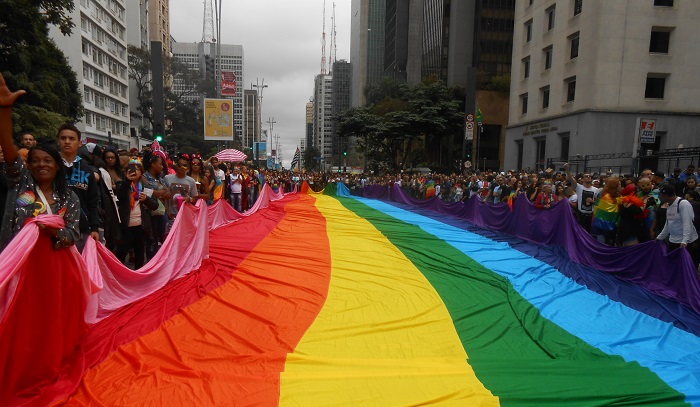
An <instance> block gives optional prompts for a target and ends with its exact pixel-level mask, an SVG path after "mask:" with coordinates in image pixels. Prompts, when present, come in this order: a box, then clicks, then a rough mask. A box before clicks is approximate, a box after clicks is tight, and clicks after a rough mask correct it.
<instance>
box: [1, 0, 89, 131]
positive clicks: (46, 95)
mask: <svg viewBox="0 0 700 407" xmlns="http://www.w3.org/2000/svg"><path fill="white" fill-rule="evenodd" d="M73 8H74V4H73V1H70V0H52V1H49V0H38V1H26V0H5V1H4V2H3V7H2V13H0V69H2V71H3V72H2V74H3V76H4V77H5V81H6V82H7V85H8V87H9V88H10V89H13V90H14V89H24V90H26V91H27V94H26V95H24V96H22V97H21V98H20V99H19V100H18V101H17V105H16V107H15V113H16V114H15V117H16V120H15V129H16V130H23V131H31V132H33V133H37V134H38V135H42V136H43V135H51V136H53V135H54V133H55V129H56V127H57V125H56V124H57V123H62V122H66V121H77V120H78V119H80V118H81V117H82V116H83V107H82V101H81V96H80V89H79V86H78V80H77V78H76V75H75V72H73V70H72V69H71V68H70V66H69V65H68V61H67V59H66V57H65V55H63V52H61V50H59V49H58V47H57V46H56V44H55V43H54V42H53V41H52V40H51V39H49V37H48V32H49V30H48V26H47V24H56V25H57V26H58V27H59V28H60V29H61V31H62V32H63V33H66V34H67V33H70V31H71V28H72V27H73V25H74V24H73V22H72V21H71V19H70V17H69V16H70V12H71V11H72V10H73Z"/></svg>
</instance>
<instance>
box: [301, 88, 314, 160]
mask: <svg viewBox="0 0 700 407" xmlns="http://www.w3.org/2000/svg"><path fill="white" fill-rule="evenodd" d="M305 140H306V141H305V142H304V143H303V146H304V148H303V151H306V146H310V147H313V145H314V98H313V97H312V98H311V100H310V101H309V102H308V103H307V104H306V137H305Z"/></svg>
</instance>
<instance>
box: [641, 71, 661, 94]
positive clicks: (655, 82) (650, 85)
mask: <svg viewBox="0 0 700 407" xmlns="http://www.w3.org/2000/svg"><path fill="white" fill-rule="evenodd" d="M665 87H666V76H665V75H658V74H657V75H653V74H649V75H648V76H647V85H646V89H645V90H644V97H645V98H647V99H663V98H664V88H665Z"/></svg>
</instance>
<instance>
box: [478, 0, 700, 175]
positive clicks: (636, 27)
mask: <svg viewBox="0 0 700 407" xmlns="http://www.w3.org/2000/svg"><path fill="white" fill-rule="evenodd" d="M698 19H700V7H698V4H697V2H696V1H694V0H631V1H595V2H593V1H585V0H528V1H522V2H517V3H516V10H515V29H514V39H513V60H512V77H511V88H510V91H511V95H510V113H509V128H508V129H507V131H506V142H505V157H504V164H505V168H508V169H511V168H527V167H531V168H538V169H542V168H543V167H544V166H546V165H547V163H548V162H549V163H551V162H553V161H564V160H568V159H569V158H573V159H574V160H575V158H576V157H577V156H580V157H588V158H587V159H586V161H585V163H586V164H585V165H586V166H587V168H588V170H589V171H592V172H598V170H601V172H603V171H604V170H605V169H607V168H612V169H613V171H614V172H618V171H619V172H622V173H626V172H628V171H629V172H635V168H633V167H634V166H635V158H634V157H635V156H637V154H639V152H640V151H641V155H642V158H641V160H642V162H641V163H640V164H639V165H638V166H642V167H650V168H652V169H653V170H657V169H658V170H661V171H664V172H668V170H669V167H673V166H675V165H678V164H677V162H676V160H668V159H665V158H664V155H663V152H664V151H667V152H668V150H669V149H677V148H679V147H681V146H682V147H685V148H687V147H696V146H700V138H698V136H697V134H698V130H697V129H698V128H700V104H699V103H697V101H698V100H700V83H699V82H698V81H697V73H698V69H699V68H700V53H698V52H697V50H698V49H700V37H698V35H697V21H698ZM483 113H484V115H487V114H488V113H487V112H483ZM642 123H646V124H647V125H649V124H652V125H653V130H655V132H656V138H655V140H654V141H653V142H649V143H644V144H642V145H641V146H640V145H639V144H637V143H636V142H635V139H636V138H637V134H638V130H639V128H640V127H641V125H642ZM649 134H651V133H649ZM648 140H649V141H651V139H648ZM659 152H661V154H659ZM676 153H678V154H682V151H678V152H676ZM653 157H656V159H654V158H653ZM677 157H678V156H677ZM671 161H674V162H673V163H672V162H671ZM579 170H581V169H580V168H579Z"/></svg>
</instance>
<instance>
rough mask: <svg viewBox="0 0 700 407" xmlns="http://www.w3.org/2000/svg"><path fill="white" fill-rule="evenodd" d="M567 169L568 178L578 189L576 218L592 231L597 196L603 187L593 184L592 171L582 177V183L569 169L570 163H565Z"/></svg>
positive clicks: (575, 188)
mask: <svg viewBox="0 0 700 407" xmlns="http://www.w3.org/2000/svg"><path fill="white" fill-rule="evenodd" d="M564 170H565V171H566V179H567V180H568V181H569V182H570V183H571V188H573V189H574V190H575V191H576V198H577V202H578V210H577V211H576V219H577V220H578V223H579V224H580V225H581V226H583V228H584V229H586V231H587V232H589V233H590V232H591V222H592V221H593V205H595V196H596V194H598V192H600V190H601V188H596V187H594V186H593V177H591V174H590V173H584V174H583V177H582V178H581V184H579V183H578V182H576V178H574V176H573V175H572V174H571V171H569V163H566V164H564Z"/></svg>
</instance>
